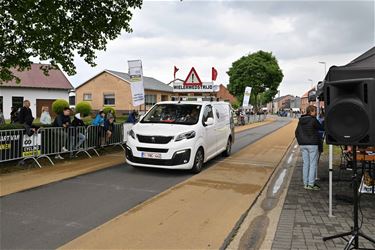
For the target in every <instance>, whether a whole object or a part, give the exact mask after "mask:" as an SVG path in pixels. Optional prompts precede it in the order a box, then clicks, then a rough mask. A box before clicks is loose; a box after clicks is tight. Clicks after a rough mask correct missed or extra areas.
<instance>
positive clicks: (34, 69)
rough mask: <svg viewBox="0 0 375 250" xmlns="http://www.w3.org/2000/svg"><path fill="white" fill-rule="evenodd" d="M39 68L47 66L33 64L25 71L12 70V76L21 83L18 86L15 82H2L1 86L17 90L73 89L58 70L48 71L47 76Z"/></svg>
mask: <svg viewBox="0 0 375 250" xmlns="http://www.w3.org/2000/svg"><path fill="white" fill-rule="evenodd" d="M41 66H48V64H39V63H33V64H31V69H30V70H25V71H17V70H16V69H12V70H11V71H12V72H13V74H14V75H15V76H17V77H18V78H20V79H21V82H20V83H19V84H17V83H16V82H15V81H11V82H5V83H4V82H3V85H2V86H6V87H17V88H49V89H73V86H72V84H71V83H70V82H69V80H68V79H67V78H66V77H65V75H64V73H63V72H62V71H61V70H60V69H51V70H49V72H48V76H47V75H45V74H44V72H43V70H41V69H40V67H41Z"/></svg>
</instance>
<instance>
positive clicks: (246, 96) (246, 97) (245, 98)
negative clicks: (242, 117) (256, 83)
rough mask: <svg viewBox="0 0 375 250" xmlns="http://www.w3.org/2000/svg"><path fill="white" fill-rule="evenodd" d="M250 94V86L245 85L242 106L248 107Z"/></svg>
mask: <svg viewBox="0 0 375 250" xmlns="http://www.w3.org/2000/svg"><path fill="white" fill-rule="evenodd" d="M250 95H251V87H246V88H245V94H244V96H243V103H242V107H248V106H249V101H250Z"/></svg>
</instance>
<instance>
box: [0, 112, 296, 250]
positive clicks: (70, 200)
mask: <svg viewBox="0 0 375 250" xmlns="http://www.w3.org/2000/svg"><path fill="white" fill-rule="evenodd" d="M288 122H289V120H286V119H279V120H277V121H276V122H273V123H270V124H267V125H264V126H260V127H256V128H253V129H249V130H246V131H242V132H239V133H238V134H236V141H235V144H234V145H233V147H232V150H233V153H235V152H237V151H239V150H240V149H242V148H243V147H245V146H247V145H249V144H251V143H253V142H255V141H257V140H258V139H260V138H262V137H263V136H265V135H267V134H269V133H271V132H273V131H275V130H277V129H278V128H280V127H283V126H284V125H286V124H287V123H288ZM220 159H221V158H220V157H217V158H216V159H213V160H212V161H210V162H209V163H208V164H206V168H208V167H210V166H212V165H214V163H215V161H218V160H220ZM190 176H191V174H190V173H189V172H187V171H172V170H160V169H134V168H132V167H128V166H126V165H125V164H122V165H119V166H113V167H111V168H107V169H104V170H100V171H97V172H94V173H90V174H86V175H81V176H77V177H74V178H71V179H67V180H63V181H60V182H57V183H51V184H48V185H44V186H41V187H38V188H34V189H31V190H27V191H23V192H19V193H15V194H11V195H8V196H5V197H2V198H0V249H52V248H57V247H59V246H61V245H63V244H65V243H67V242H69V241H71V240H73V239H74V238H76V237H78V236H79V235H81V234H83V233H85V232H87V231H89V230H91V229H93V228H95V227H97V226H99V225H101V224H103V223H105V222H106V221H108V220H110V219H112V218H114V217H116V216H117V215H119V214H121V213H124V212H126V211H127V210H129V209H131V208H132V207H134V206H136V205H137V204H139V203H142V202H144V201H145V200H147V199H149V198H151V197H153V196H155V195H156V194H158V193H161V192H163V191H164V190H166V189H168V188H170V187H172V186H174V185H176V184H178V183H180V182H182V181H184V180H186V179H188V178H189V177H190Z"/></svg>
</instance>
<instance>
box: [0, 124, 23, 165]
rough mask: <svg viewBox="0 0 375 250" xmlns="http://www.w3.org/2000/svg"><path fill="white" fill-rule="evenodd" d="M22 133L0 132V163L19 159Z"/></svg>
mask: <svg viewBox="0 0 375 250" xmlns="http://www.w3.org/2000/svg"><path fill="white" fill-rule="evenodd" d="M21 142H22V131H21V132H19V131H17V132H11V131H6V132H5V131H0V161H5V160H10V159H17V158H20V157H21V146H22V143H21Z"/></svg>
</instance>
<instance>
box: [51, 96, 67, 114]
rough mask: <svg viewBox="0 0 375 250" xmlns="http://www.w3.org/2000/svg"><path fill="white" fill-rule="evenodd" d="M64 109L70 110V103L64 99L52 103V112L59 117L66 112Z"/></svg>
mask: <svg viewBox="0 0 375 250" xmlns="http://www.w3.org/2000/svg"><path fill="white" fill-rule="evenodd" d="M64 108H69V103H68V102H67V101H66V100H64V99H57V100H56V101H54V102H53V103H52V110H53V112H55V113H56V114H58V115H59V114H61V113H62V112H63V111H64Z"/></svg>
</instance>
